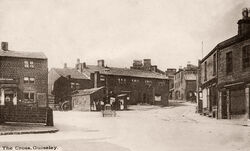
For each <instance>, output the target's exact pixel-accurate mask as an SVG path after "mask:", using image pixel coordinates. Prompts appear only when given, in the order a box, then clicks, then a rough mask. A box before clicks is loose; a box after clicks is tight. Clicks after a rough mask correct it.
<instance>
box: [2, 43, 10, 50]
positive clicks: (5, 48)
mask: <svg viewBox="0 0 250 151" xmlns="http://www.w3.org/2000/svg"><path fill="white" fill-rule="evenodd" d="M1 48H2V50H3V51H8V50H9V48H8V42H2V43H1Z"/></svg>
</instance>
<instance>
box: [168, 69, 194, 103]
mask: <svg viewBox="0 0 250 151" xmlns="http://www.w3.org/2000/svg"><path fill="white" fill-rule="evenodd" d="M196 77H197V66H194V65H191V64H187V67H185V68H183V69H179V70H178V71H177V72H176V73H175V76H174V92H173V99H175V100H186V101H195V100H196V94H195V93H196Z"/></svg>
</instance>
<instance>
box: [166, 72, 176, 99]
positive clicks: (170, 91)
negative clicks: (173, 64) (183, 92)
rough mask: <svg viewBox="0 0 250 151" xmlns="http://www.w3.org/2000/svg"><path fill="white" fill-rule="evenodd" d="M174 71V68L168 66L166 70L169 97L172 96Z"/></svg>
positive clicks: (171, 97)
mask: <svg viewBox="0 0 250 151" xmlns="http://www.w3.org/2000/svg"><path fill="white" fill-rule="evenodd" d="M175 73H176V69H174V68H168V69H167V71H166V76H167V77H168V79H169V99H173V98H174V96H173V95H174V76H175Z"/></svg>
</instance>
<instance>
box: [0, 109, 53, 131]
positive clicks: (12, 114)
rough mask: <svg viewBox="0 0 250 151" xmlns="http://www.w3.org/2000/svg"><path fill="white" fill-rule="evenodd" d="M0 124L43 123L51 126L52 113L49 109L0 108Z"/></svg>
mask: <svg viewBox="0 0 250 151" xmlns="http://www.w3.org/2000/svg"><path fill="white" fill-rule="evenodd" d="M0 113H1V116H0V122H1V123H3V122H25V123H44V124H46V125H47V126H53V111H52V109H50V108H49V107H29V106H19V105H17V106H1V107H0Z"/></svg>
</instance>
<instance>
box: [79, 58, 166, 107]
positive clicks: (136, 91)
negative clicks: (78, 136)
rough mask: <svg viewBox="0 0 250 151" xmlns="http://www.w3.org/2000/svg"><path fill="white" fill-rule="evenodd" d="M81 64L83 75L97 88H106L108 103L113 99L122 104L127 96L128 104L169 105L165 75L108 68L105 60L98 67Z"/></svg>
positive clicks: (100, 61) (99, 62)
mask: <svg viewBox="0 0 250 151" xmlns="http://www.w3.org/2000/svg"><path fill="white" fill-rule="evenodd" d="M80 64H81V65H79V63H77V65H76V67H78V66H83V69H82V73H83V74H84V75H88V76H89V78H90V79H91V81H92V83H93V85H94V87H95V88H97V87H102V86H103V87H104V89H105V95H106V97H107V98H106V102H107V103H109V101H110V100H112V99H115V100H119V99H120V102H122V100H124V96H126V102H128V104H137V103H147V104H155V105H168V79H167V77H166V75H164V74H160V73H158V72H154V71H146V70H138V69H128V68H115V67H107V66H105V65H104V60H98V63H97V65H86V63H80ZM120 96H123V97H120ZM122 98H123V99H122Z"/></svg>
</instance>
